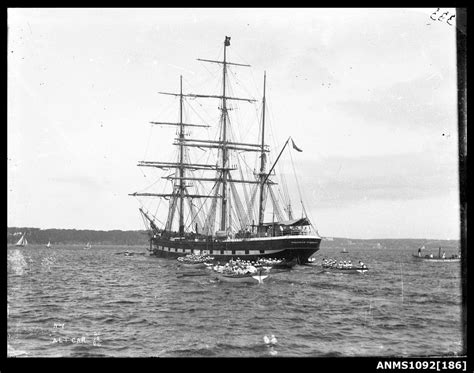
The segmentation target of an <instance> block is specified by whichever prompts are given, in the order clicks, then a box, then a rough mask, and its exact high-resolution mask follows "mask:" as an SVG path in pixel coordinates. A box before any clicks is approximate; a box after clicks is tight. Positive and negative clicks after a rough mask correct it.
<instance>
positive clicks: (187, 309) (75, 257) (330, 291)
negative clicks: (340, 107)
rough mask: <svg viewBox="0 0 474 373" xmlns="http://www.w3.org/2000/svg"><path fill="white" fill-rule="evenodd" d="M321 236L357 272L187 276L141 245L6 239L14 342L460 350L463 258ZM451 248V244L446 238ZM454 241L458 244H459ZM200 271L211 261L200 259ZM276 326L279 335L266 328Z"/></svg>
mask: <svg viewBox="0 0 474 373" xmlns="http://www.w3.org/2000/svg"><path fill="white" fill-rule="evenodd" d="M392 245H393V247H387V248H385V249H379V248H374V247H372V248H370V247H358V246H357V245H350V246H347V249H348V250H349V253H348V254H341V252H340V251H341V247H338V246H337V245H335V244H334V243H331V242H324V241H323V243H322V246H321V250H320V252H319V253H318V254H316V258H317V262H318V263H319V262H320V260H321V258H323V257H332V258H343V257H344V258H349V259H351V260H352V261H353V262H354V261H358V260H363V261H364V262H365V263H366V264H367V265H368V266H369V268H370V270H369V272H368V273H366V274H364V275H361V274H352V275H350V274H339V273H336V274H334V273H326V272H322V271H321V268H320V267H319V266H296V267H295V268H294V269H293V270H292V271H290V272H286V273H278V274H275V275H274V276H271V277H269V278H268V279H266V280H265V281H264V283H263V284H260V285H259V284H231V283H221V282H218V281H215V280H214V279H213V278H212V277H211V276H209V275H207V276H193V277H180V276H178V274H181V273H182V272H183V269H178V268H177V262H176V261H174V260H169V259H159V258H154V257H149V256H145V255H137V256H124V255H117V254H116V253H119V252H123V251H124V250H131V251H134V252H136V253H144V252H145V248H144V247H132V248H130V247H110V246H109V247H105V246H104V247H95V248H93V249H90V250H84V249H83V248H82V247H79V246H62V247H54V248H52V249H47V248H45V247H43V246H35V245H30V246H28V247H26V248H16V247H14V246H12V247H9V248H8V309H7V313H8V329H7V332H8V335H7V339H8V341H7V342H8V353H9V355H10V356H13V355H18V356H25V357H50V356H62V357H93V356H108V357H119V356H120V357H125V356H126V357H149V356H158V357H187V356H193V357H194V356H205V357H208V356H209V357H213V356H216V357H231V356H239V357H267V356H292V357H309V356H429V355H456V354H463V353H464V349H463V345H462V328H463V325H462V322H461V299H462V297H461V275H460V264H459V263H419V262H416V261H414V260H413V259H412V258H411V253H412V252H415V251H416V247H409V246H407V245H406V244H405V243H404V241H400V243H398V244H396V243H393V244H392ZM446 251H447V253H449V254H451V252H450V250H449V249H447V250H446ZM451 251H452V252H453V253H454V252H455V250H454V248H453V250H451ZM202 271H206V270H205V269H203V270H202ZM272 334H273V335H275V337H276V339H277V342H276V343H275V344H273V345H270V344H267V343H265V342H264V336H271V335H272Z"/></svg>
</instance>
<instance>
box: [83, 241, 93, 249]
mask: <svg viewBox="0 0 474 373" xmlns="http://www.w3.org/2000/svg"><path fill="white" fill-rule="evenodd" d="M91 247H92V246H91V243H90V242H88V243H87V245H86V247H84V250H85V249H90V248H91Z"/></svg>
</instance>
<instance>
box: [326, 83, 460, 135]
mask: <svg viewBox="0 0 474 373" xmlns="http://www.w3.org/2000/svg"><path fill="white" fill-rule="evenodd" d="M333 105H334V107H335V110H339V111H342V112H344V113H346V114H347V115H350V116H355V117H359V118H361V119H363V120H365V121H367V123H368V124H370V123H371V124H373V125H376V126H380V125H383V124H385V125H390V126H397V127H405V128H410V129H414V130H416V129H433V128H435V129H437V130H438V129H441V130H442V129H443V128H447V127H450V128H451V127H454V128H455V127H456V121H457V103H456V78H455V77H454V76H450V75H449V74H447V75H446V76H445V77H442V76H440V75H433V74H430V75H425V76H423V77H420V78H418V79H414V80H411V81H406V82H400V83H396V84H394V85H392V86H390V87H387V88H378V89H375V90H374V91H373V92H372V94H371V95H370V98H369V99H366V100H361V99H355V100H344V101H339V102H336V103H334V104H333Z"/></svg>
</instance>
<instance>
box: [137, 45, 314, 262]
mask: <svg viewBox="0 0 474 373" xmlns="http://www.w3.org/2000/svg"><path fill="white" fill-rule="evenodd" d="M229 46H230V37H228V36H226V37H225V40H224V49H223V60H207V59H200V58H199V59H198V60H199V61H202V62H206V63H212V64H217V65H219V66H220V67H222V71H221V72H219V73H218V74H217V77H218V78H219V77H222V90H221V92H219V93H218V94H215V95H207V94H194V93H183V83H182V77H180V91H179V93H167V92H160V93H161V94H164V95H169V96H173V97H176V98H179V120H178V121H177V122H164V121H162V122H150V123H152V124H153V125H159V126H174V127H176V135H177V137H176V138H175V142H174V143H173V145H175V146H176V147H177V161H175V162H163V161H140V162H139V164H138V166H140V167H152V168H155V169H156V168H158V169H163V170H170V169H171V170H174V171H175V172H174V173H172V174H169V175H167V176H164V177H163V179H165V180H167V181H168V182H171V191H170V192H167V193H164V192H162V193H149V192H146V193H144V192H141V193H139V192H136V193H132V194H130V195H131V196H135V197H137V198H139V197H151V198H154V199H156V198H158V199H160V200H161V201H162V200H163V199H164V200H167V201H169V204H168V207H167V208H166V207H165V208H164V209H163V208H162V209H161V210H160V209H156V211H157V212H160V211H161V213H162V214H163V216H166V219H165V221H164V222H162V221H163V220H160V219H159V218H157V217H156V216H155V214H156V213H155V214H153V213H151V212H150V211H149V210H148V209H145V207H144V205H143V204H142V206H141V207H140V208H139V211H140V213H141V216H142V218H143V221H144V223H145V225H146V227H147V229H148V231H149V237H150V248H149V251H150V252H151V254H152V255H156V256H159V257H169V258H177V257H180V256H184V255H186V254H190V253H195V252H200V253H204V254H208V255H211V256H212V257H214V260H215V261H220V260H224V261H225V260H230V259H235V258H240V259H242V260H258V259H259V258H276V259H284V260H285V261H286V262H287V263H292V265H294V264H295V263H301V264H302V263H306V262H307V261H308V258H309V257H310V256H311V255H313V254H314V253H315V252H316V251H318V250H319V247H320V243H321V237H320V236H319V234H318V232H317V230H316V229H315V228H314V226H313V224H312V223H311V221H310V219H309V217H308V215H307V213H306V209H305V207H304V205H303V201H302V198H300V200H301V206H302V211H301V217H299V218H295V217H294V216H293V211H292V208H291V202H290V201H289V195H288V194H289V193H288V190H287V189H284V190H285V191H286V193H282V192H281V191H280V190H276V185H277V184H278V183H277V182H276V177H277V176H276V175H277V174H276V171H275V170H276V168H275V166H276V164H277V162H278V161H279V159H280V156H281V155H282V153H283V151H284V150H285V149H287V150H290V151H291V150H292V149H294V150H296V151H298V152H301V151H302V150H301V149H300V148H298V147H297V146H296V145H295V143H294V141H293V139H292V138H291V137H289V138H288V139H287V140H286V142H285V143H284V145H283V147H282V149H281V151H280V152H279V154H278V156H277V158H276V160H275V161H274V162H273V165H272V166H271V167H270V168H269V170H268V168H267V162H268V161H269V154H270V147H269V145H267V144H266V139H265V133H266V128H265V107H266V97H265V87H266V74H264V79H263V99H262V102H261V103H262V111H261V113H262V114H261V126H259V128H258V127H257V128H258V129H259V131H258V132H259V135H258V137H259V138H258V139H257V141H255V142H248V141H245V139H244V138H243V137H245V136H241V137H240V138H239V137H237V133H238V132H239V131H237V130H236V126H235V124H234V119H236V120H235V122H237V120H238V119H239V118H238V115H237V113H236V112H238V110H237V109H238V108H237V107H236V106H235V105H237V103H239V102H245V103H254V102H256V101H257V100H255V99H251V98H241V97H233V95H232V96H231V95H229V87H232V86H231V85H230V78H231V76H234V77H235V74H230V73H229V71H230V69H233V68H234V67H236V68H237V67H238V68H241V67H250V65H247V64H242V63H234V62H229V61H228V60H227V49H228V47H229ZM231 72H232V71H231ZM203 99H217V100H218V101H219V108H218V109H219V111H220V113H219V119H218V126H217V131H215V132H213V134H210V136H209V139H203V138H194V137H193V138H190V137H189V136H190V131H191V130H199V129H200V128H208V127H211V126H210V125H208V124H207V123H206V124H192V123H188V121H185V120H184V118H183V114H184V112H185V111H184V110H185V109H184V104H185V103H186V104H189V102H188V101H194V100H198V101H199V100H203ZM186 112H188V111H186ZM231 113H232V115H231ZM198 117H200V116H199V115H198ZM200 120H202V119H201V117H200ZM209 132H210V131H209ZM209 132H208V133H209ZM288 145H290V146H288ZM193 149H194V150H193ZM195 149H200V150H201V151H205V152H206V154H208V156H209V158H208V159H207V162H205V163H204V162H199V161H195V160H194V161H193V157H192V152H191V150H193V151H195ZM201 154H202V153H201ZM247 154H253V155H256V157H254V158H253V159H252V161H253V162H254V163H253V164H254V168H253V170H252V168H251V167H249V166H248V165H249V164H250V163H252V161H249V158H246V157H247ZM248 157H250V156H248ZM195 158H196V157H195ZM208 172H209V173H211V175H212V173H213V174H214V176H210V175H209V174H207V175H206V173H208ZM298 190H299V189H298ZM278 193H280V196H282V195H283V197H285V198H286V197H288V198H286V199H284V198H280V196H279V195H278ZM300 197H301V196H300ZM267 200H271V205H272V210H273V211H272V215H271V216H272V218H271V221H267V222H265V221H264V216H265V210H266V205H267ZM160 206H161V205H160ZM165 209H166V211H163V210H165ZM267 215H268V214H267Z"/></svg>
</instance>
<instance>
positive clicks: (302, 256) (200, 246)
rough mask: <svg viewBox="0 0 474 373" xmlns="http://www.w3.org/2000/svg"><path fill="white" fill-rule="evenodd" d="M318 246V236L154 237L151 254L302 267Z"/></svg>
mask: <svg viewBox="0 0 474 373" xmlns="http://www.w3.org/2000/svg"><path fill="white" fill-rule="evenodd" d="M320 243H321V238H320V237H317V236H281V237H270V238H253V239H240V240H237V239H235V240H227V241H218V240H214V241H211V240H208V241H194V240H186V239H182V240H179V239H175V240H170V239H164V238H160V237H156V238H154V239H153V241H152V248H151V255H154V256H157V257H161V258H178V257H180V256H184V255H186V254H190V253H201V254H208V255H210V256H212V257H214V261H215V262H217V261H222V262H226V261H229V260H230V259H237V258H240V259H243V260H257V259H259V258H276V259H284V260H285V261H287V262H291V261H293V262H296V263H299V264H304V263H307V261H308V258H309V257H310V256H311V255H313V254H314V253H315V252H316V251H318V250H319V246H320Z"/></svg>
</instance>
